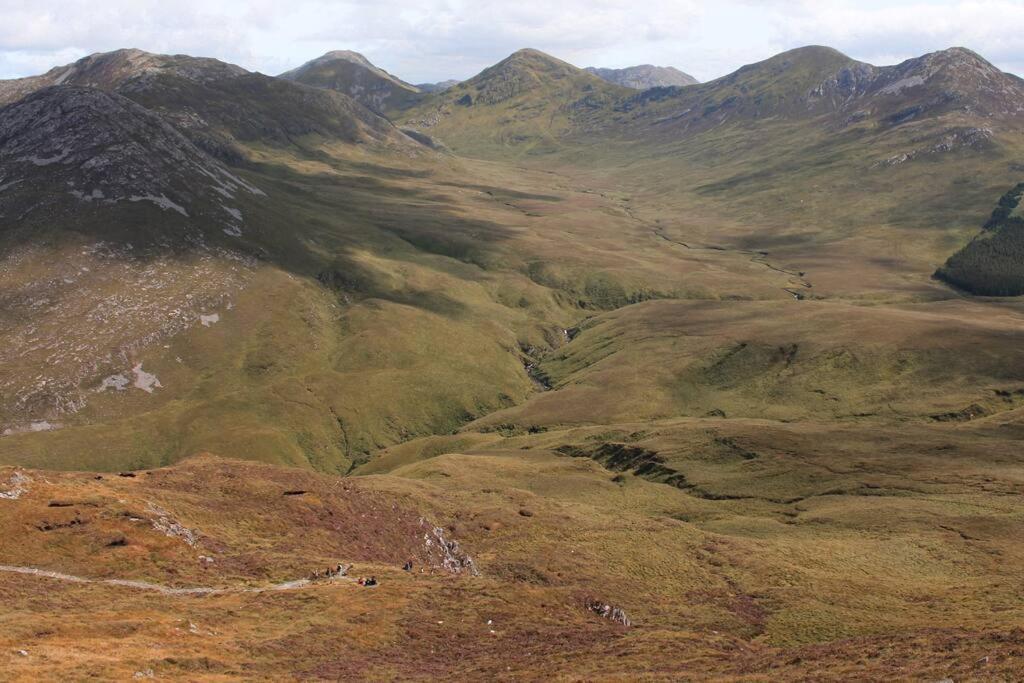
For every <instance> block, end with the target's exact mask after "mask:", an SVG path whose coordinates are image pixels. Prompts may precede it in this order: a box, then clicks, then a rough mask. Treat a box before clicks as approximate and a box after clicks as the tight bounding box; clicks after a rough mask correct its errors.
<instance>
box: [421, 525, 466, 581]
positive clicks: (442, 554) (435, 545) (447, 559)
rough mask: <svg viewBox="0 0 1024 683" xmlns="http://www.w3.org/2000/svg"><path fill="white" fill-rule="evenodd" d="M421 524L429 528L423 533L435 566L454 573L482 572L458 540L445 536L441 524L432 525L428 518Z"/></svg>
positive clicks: (424, 542) (427, 549) (428, 553)
mask: <svg viewBox="0 0 1024 683" xmlns="http://www.w3.org/2000/svg"><path fill="white" fill-rule="evenodd" d="M421 525H423V526H424V527H425V528H426V529H427V531H426V533H424V534H423V545H424V546H425V549H426V552H427V555H428V556H429V557H430V559H431V563H432V564H433V565H434V566H436V567H439V568H441V569H444V570H445V571H447V572H450V573H452V574H469V575H470V576H478V575H479V574H480V572H479V571H477V568H476V564H474V562H473V558H472V557H470V556H469V555H467V554H466V553H464V552H463V551H462V549H461V548H460V547H459V542H458V541H456V540H454V539H449V538H448V537H447V536H445V533H444V529H442V528H441V527H439V526H434V527H432V526H430V525H429V524H427V523H426V520H421Z"/></svg>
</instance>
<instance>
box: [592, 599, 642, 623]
mask: <svg viewBox="0 0 1024 683" xmlns="http://www.w3.org/2000/svg"><path fill="white" fill-rule="evenodd" d="M586 606H587V609H588V610H590V611H591V612H593V613H594V614H596V615H598V616H599V617H603V618H605V619H608V620H610V621H614V622H615V623H617V624H622V625H623V626H632V625H633V622H631V621H630V620H629V617H627V616H626V613H625V611H623V609H622V608H621V607H615V606H614V605H609V604H608V603H606V602H602V601H600V600H587V603H586Z"/></svg>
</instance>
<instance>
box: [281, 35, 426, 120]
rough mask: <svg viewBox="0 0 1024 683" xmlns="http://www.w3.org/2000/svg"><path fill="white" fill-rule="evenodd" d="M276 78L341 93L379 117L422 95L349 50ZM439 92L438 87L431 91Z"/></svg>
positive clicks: (330, 54) (419, 91)
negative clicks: (378, 114)
mask: <svg viewBox="0 0 1024 683" xmlns="http://www.w3.org/2000/svg"><path fill="white" fill-rule="evenodd" d="M279 78H283V79H287V80H291V81H296V82H298V83H303V84H305V85H310V86H314V87H317V88H326V89H329V90H335V91H337V92H342V93H345V94H346V95H349V96H350V97H352V98H353V99H355V100H356V101H358V102H361V103H362V104H364V105H366V106H367V107H368V108H370V109H372V110H373V111H375V112H377V113H380V114H383V113H384V112H386V111H388V110H401V109H406V108H408V107H409V106H411V105H412V104H414V103H416V102H417V101H419V100H420V99H421V95H422V91H421V90H420V88H419V87H417V86H415V85H411V84H409V83H406V82H405V81H403V80H401V79H399V78H397V77H395V76H392V75H391V74H389V73H388V72H386V71H384V70H383V69H380V68H378V67H376V66H374V65H373V64H372V63H371V62H370V60H368V59H367V58H366V57H364V56H363V55H361V54H359V53H358V52H352V51H350V50H337V51H333V52H328V53H327V54H325V55H322V56H320V57H317V58H316V59H314V60H312V61H309V62H306V63H305V64H303V65H302V66H300V67H298V68H296V69H292V70H291V71H286V72H285V73H283V74H281V75H280V76H279ZM443 89H444V88H442V87H440V86H438V87H437V88H435V89H434V90H433V91H434V92H438V91H440V90H443Z"/></svg>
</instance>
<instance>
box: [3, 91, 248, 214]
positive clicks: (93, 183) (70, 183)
mask: <svg viewBox="0 0 1024 683" xmlns="http://www.w3.org/2000/svg"><path fill="white" fill-rule="evenodd" d="M0 178H2V179H3V180H2V183H0V184H2V186H3V188H4V191H3V192H0V216H3V217H4V219H5V221H4V222H5V224H6V225H7V226H8V227H13V226H14V225H15V224H16V223H18V222H19V221H21V220H23V219H25V218H27V217H29V216H31V215H32V214H33V213H38V212H45V213H46V214H47V216H48V217H52V216H53V215H54V214H55V213H76V212H77V211H79V209H80V206H81V205H82V204H83V203H84V204H97V205H98V204H116V203H119V202H131V203H134V202H147V203H150V204H152V205H154V206H157V207H159V208H160V209H161V210H162V211H164V212H169V213H172V214H177V215H178V216H180V217H181V218H182V219H189V218H195V217H197V216H198V215H201V214H202V213H204V212H206V213H210V214H214V215H215V216H216V221H217V222H218V223H224V224H225V226H226V227H228V226H229V225H233V224H234V223H236V222H237V221H235V220H234V218H233V216H232V215H231V214H229V213H225V212H223V211H222V210H221V209H220V205H222V204H225V203H227V202H231V201H233V200H235V199H236V196H237V195H239V194H245V195H249V196H255V195H260V194H262V192H261V191H260V190H259V189H257V188H255V187H253V186H251V185H249V184H248V183H246V182H244V181H242V180H241V179H240V178H238V177H237V176H235V175H234V174H232V173H231V172H230V171H228V170H227V169H226V168H225V167H224V166H223V165H222V164H220V163H219V162H217V161H216V160H214V159H212V158H211V157H210V156H209V155H208V154H206V153H204V152H203V151H202V150H200V149H198V148H197V147H196V146H195V145H193V144H192V143H191V142H189V140H188V139H186V138H185V137H184V136H183V135H182V134H181V133H179V132H178V131H177V130H176V129H175V128H174V127H172V126H171V125H170V124H168V123H167V122H166V121H165V120H164V119H163V118H161V117H160V116H158V115H156V114H154V113H152V112H150V111H148V110H146V109H145V108H143V107H141V106H139V105H137V104H135V103H134V102H132V101H130V100H128V99H127V98H125V97H122V96H120V95H117V94H114V93H107V92H102V91H100V90H96V89H92V88H79V87H73V86H55V87H49V88H45V89H43V90H40V91H38V92H36V93H33V94H31V95H29V96H27V97H25V98H24V99H22V100H20V101H17V102H15V103H13V104H11V105H8V106H7V107H4V108H3V109H0Z"/></svg>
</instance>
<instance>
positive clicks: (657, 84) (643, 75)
mask: <svg viewBox="0 0 1024 683" xmlns="http://www.w3.org/2000/svg"><path fill="white" fill-rule="evenodd" d="M584 70H585V71H587V72H588V73H592V74H594V75H595V76H597V77H598V78H601V79H604V80H606V81H608V82H609V83H615V84H616V85H621V86H624V87H626V88H633V89H634V90H647V89H648V88H664V87H670V86H684V85H694V84H696V83H698V82H699V81H698V80H697V79H696V78H694V77H693V76H691V75H690V74H687V73H683V72H682V71H680V70H679V69H677V68H675V67H672V66H654V65H653V64H639V65H637V66H628V67H625V68H623V69H602V68H596V67H592V66H588V67H587V68H586V69H584Z"/></svg>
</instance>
